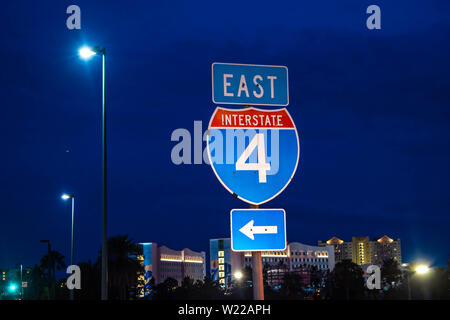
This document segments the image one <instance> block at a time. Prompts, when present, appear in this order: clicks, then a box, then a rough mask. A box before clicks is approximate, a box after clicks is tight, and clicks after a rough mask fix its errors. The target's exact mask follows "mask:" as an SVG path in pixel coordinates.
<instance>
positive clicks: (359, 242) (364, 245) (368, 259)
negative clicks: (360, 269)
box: [352, 237, 372, 266]
mask: <svg viewBox="0 0 450 320" xmlns="http://www.w3.org/2000/svg"><path fill="white" fill-rule="evenodd" d="M371 249H372V248H371V243H370V239H369V237H352V261H353V262H354V263H356V264H357V265H358V266H361V265H363V264H371V263H372V250H371Z"/></svg>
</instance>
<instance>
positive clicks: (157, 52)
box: [0, 0, 450, 266]
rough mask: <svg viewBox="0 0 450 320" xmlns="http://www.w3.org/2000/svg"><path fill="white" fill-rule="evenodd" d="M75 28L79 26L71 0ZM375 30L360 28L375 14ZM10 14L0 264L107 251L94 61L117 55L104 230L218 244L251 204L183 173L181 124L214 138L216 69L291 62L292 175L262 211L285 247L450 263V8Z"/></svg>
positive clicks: (169, 241)
mask: <svg viewBox="0 0 450 320" xmlns="http://www.w3.org/2000/svg"><path fill="white" fill-rule="evenodd" d="M71 4H77V5H79V6H80V7H81V15H82V25H81V27H82V29H81V30H68V29H67V28H66V18H67V14H66V13H65V11H66V8H67V6H69V5H71ZM371 4H377V5H379V6H380V7H381V16H382V22H381V26H382V29H381V30H374V31H369V30H367V29H366V26H365V20H366V18H367V14H366V13H365V11H366V8H367V6H369V5H371ZM1 7H2V9H1V11H0V27H1V29H2V36H1V38H0V61H1V62H0V63H1V73H0V146H1V157H0V168H1V171H0V217H1V222H0V266H10V265H14V264H15V263H20V262H23V263H24V264H27V265H31V264H34V263H38V261H39V258H40V257H41V256H42V255H43V254H45V250H46V248H45V246H44V245H42V244H40V243H39V240H40V239H51V241H52V244H53V246H54V248H55V249H56V250H59V251H61V252H63V254H65V255H66V256H67V257H68V256H69V249H70V206H69V203H65V202H63V201H61V200H60V198H59V197H60V194H61V193H62V192H64V191H67V192H73V193H75V194H76V196H77V203H76V248H75V249H76V261H81V260H87V259H89V258H91V259H94V258H95V257H96V255H97V251H98V249H99V248H100V245H101V243H100V241H101V205H100V204H101V167H100V165H101V154H100V150H101V149H100V119H101V118H100V116H101V109H100V106H101V96H100V90H101V82H100V76H101V73H100V71H101V61H100V59H92V60H91V61H89V62H85V61H82V60H80V59H79V58H78V55H77V49H78V47H80V46H81V45H83V44H92V45H97V44H98V45H100V46H104V47H106V48H107V53H108V56H107V79H108V84H107V86H108V87H107V88H108V109H109V114H108V119H109V124H108V130H109V133H110V134H109V177H110V180H109V183H110V184H109V188H110V189H109V190H110V193H109V195H110V202H109V206H110V210H109V235H117V234H129V235H130V236H131V237H133V238H134V239H136V240H137V241H145V242H146V241H154V242H157V243H159V244H164V245H167V246H169V247H171V248H174V249H182V248H184V247H189V248H191V249H193V250H197V251H200V250H204V251H208V250H209V242H208V239H210V238H217V237H228V236H229V211H230V209H233V208H245V207H247V205H246V204H245V203H244V202H242V201H240V200H237V199H234V198H232V196H231V195H230V194H229V193H228V192H227V191H226V190H225V189H224V188H223V187H222V186H221V184H220V183H219V182H218V181H217V179H216V177H215V175H214V173H213V171H212V170H211V168H210V167H209V166H208V165H205V164H202V165H181V166H176V165H174V164H172V162H171V159H170V152H171V149H172V148H173V146H174V145H175V143H174V142H171V141H170V136H171V133H172V131H173V130H174V129H176V128H186V129H189V130H190V131H191V132H192V131H193V124H194V123H193V122H194V120H201V121H203V123H204V129H205V127H206V125H207V123H208V121H209V118H210V116H211V115H212V112H213V111H214V105H213V103H212V101H211V63H212V62H216V61H218V62H238V63H254V64H272V65H286V66H288V68H289V80H290V88H289V89H290V105H289V106H288V110H289V112H290V113H291V115H292V116H293V118H294V120H295V122H296V125H297V128H298V131H299V135H300V143H301V156H300V157H301V159H300V163H299V168H298V170H297V173H296V175H295V177H294V179H293V181H292V183H291V184H290V185H289V186H288V187H287V188H286V190H285V191H284V192H283V193H282V194H281V195H280V196H279V197H278V198H276V199H275V200H273V201H271V202H269V203H267V204H265V205H263V207H266V208H268V207H275V208H279V207H281V208H285V209H286V212H287V232H288V233H287V234H288V241H299V242H303V243H306V244H316V243H317V240H319V239H322V240H326V239H329V238H330V237H332V236H338V237H340V238H342V239H345V240H351V237H352V236H358V235H368V236H370V237H381V236H382V235H384V234H387V235H388V236H390V237H394V238H401V240H402V250H403V256H404V260H406V261H410V260H412V259H416V258H419V257H422V258H425V259H427V260H428V261H430V262H431V263H433V264H444V263H446V261H447V257H448V254H449V253H450V233H449V232H448V230H449V222H450V218H449V210H450V200H449V199H450V197H449V191H450V182H449V181H450V170H449V163H450V130H449V124H450V112H449V111H450V110H449V108H450V80H449V76H450V60H449V56H450V55H449V54H450V45H449V41H448V40H449V36H450V19H449V12H450V3H449V2H448V1H446V0H441V1H411V0H409V1H319V2H311V1H308V2H303V3H302V2H300V1H292V2H290V3H288V2H286V3H285V2H283V1H267V2H265V1H258V2H254V3H250V2H249V3H247V2H245V3H244V2H243V1H222V2H211V1H208V2H201V3H200V2H196V1H186V2H174V1H170V2H167V1H166V2H163V3H158V4H156V2H154V1H126V2H123V1H95V2H94V1H22V0H18V1H6V2H4V3H3V4H2V6H1Z"/></svg>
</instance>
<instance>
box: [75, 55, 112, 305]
mask: <svg viewBox="0 0 450 320" xmlns="http://www.w3.org/2000/svg"><path fill="white" fill-rule="evenodd" d="M78 53H79V54H80V57H81V58H82V59H84V60H88V59H90V58H91V57H93V56H95V55H97V54H101V55H102V180H103V186H102V198H103V215H102V220H103V236H102V300H107V299H108V242H107V236H106V235H107V230H106V225H107V224H106V222H107V214H106V212H107V207H106V203H107V200H106V199H107V197H106V195H107V193H106V81H105V80H106V79H105V56H106V49H105V48H100V47H87V46H85V47H82V48H80V50H79V52H78Z"/></svg>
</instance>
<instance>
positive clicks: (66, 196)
mask: <svg viewBox="0 0 450 320" xmlns="http://www.w3.org/2000/svg"><path fill="white" fill-rule="evenodd" d="M70 198H72V197H71V196H70V194H67V193H64V194H63V195H62V196H61V199H63V200H69V199H70Z"/></svg>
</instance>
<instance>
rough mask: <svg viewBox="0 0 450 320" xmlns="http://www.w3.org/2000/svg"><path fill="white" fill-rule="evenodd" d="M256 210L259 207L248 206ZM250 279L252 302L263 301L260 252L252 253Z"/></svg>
mask: <svg viewBox="0 0 450 320" xmlns="http://www.w3.org/2000/svg"><path fill="white" fill-rule="evenodd" d="M250 208H252V209H257V208H259V205H253V204H251V205H250ZM252 278H253V300H264V282H263V270H262V251H253V252H252Z"/></svg>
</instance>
